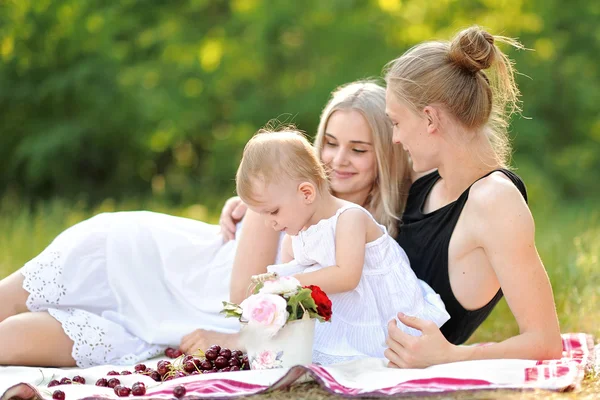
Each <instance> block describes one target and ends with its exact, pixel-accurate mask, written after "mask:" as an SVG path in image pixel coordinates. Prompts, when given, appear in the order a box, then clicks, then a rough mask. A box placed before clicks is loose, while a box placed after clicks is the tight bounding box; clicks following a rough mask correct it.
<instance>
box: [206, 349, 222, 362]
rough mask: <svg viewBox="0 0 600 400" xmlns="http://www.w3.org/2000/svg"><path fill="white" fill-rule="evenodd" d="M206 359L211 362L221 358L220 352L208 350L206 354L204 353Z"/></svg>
mask: <svg viewBox="0 0 600 400" xmlns="http://www.w3.org/2000/svg"><path fill="white" fill-rule="evenodd" d="M204 357H205V358H206V359H207V360H209V361H213V360H216V359H217V357H219V352H218V351H216V350H210V349H209V350H206V353H204Z"/></svg>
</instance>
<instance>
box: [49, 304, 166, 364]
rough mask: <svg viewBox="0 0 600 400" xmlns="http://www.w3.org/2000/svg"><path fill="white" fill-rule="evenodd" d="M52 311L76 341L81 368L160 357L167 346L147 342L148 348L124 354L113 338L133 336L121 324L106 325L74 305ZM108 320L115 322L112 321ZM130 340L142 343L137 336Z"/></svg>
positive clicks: (75, 348) (74, 341)
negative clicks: (114, 343)
mask: <svg viewBox="0 0 600 400" xmlns="http://www.w3.org/2000/svg"><path fill="white" fill-rule="evenodd" d="M48 313H49V314H50V315H52V317H54V318H55V319H56V320H57V321H58V322H60V324H61V325H62V327H63V330H64V331H65V333H66V334H67V336H68V337H69V338H70V339H71V340H72V341H73V350H72V351H71V356H72V357H73V359H74V360H75V363H76V364H77V366H78V367H80V368H89V367H92V366H95V365H107V364H113V365H131V364H135V363H137V362H138V361H142V360H146V359H149V358H152V357H154V356H157V355H158V354H160V353H161V352H163V351H164V349H165V347H163V346H157V345H149V344H146V346H147V347H148V348H147V349H145V350H144V351H143V352H141V353H139V354H132V353H128V354H125V355H120V354H119V353H121V352H123V350H122V349H117V348H115V346H113V344H112V343H110V342H109V340H113V341H114V339H115V337H119V336H121V337H123V336H124V335H126V336H130V335H129V334H127V333H126V332H124V329H123V328H122V327H121V326H118V325H115V326H114V327H110V326H106V327H103V326H102V323H101V321H94V320H95V319H100V320H102V321H105V320H104V319H103V318H102V317H99V316H97V315H94V314H91V313H89V312H87V311H83V310H78V309H74V308H67V309H64V310H56V309H48ZM106 322H108V323H111V322H110V321H106ZM115 329H117V330H123V332H115ZM126 339H128V340H135V341H137V342H138V343H137V344H139V342H141V340H140V339H137V338H134V337H131V338H126ZM136 348H139V346H136Z"/></svg>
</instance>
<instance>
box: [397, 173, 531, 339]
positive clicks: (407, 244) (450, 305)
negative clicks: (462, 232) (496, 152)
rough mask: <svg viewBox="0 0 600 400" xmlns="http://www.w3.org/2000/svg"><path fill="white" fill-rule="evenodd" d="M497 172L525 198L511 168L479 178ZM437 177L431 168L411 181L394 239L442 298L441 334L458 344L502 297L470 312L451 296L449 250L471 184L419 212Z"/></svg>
mask: <svg viewBox="0 0 600 400" xmlns="http://www.w3.org/2000/svg"><path fill="white" fill-rule="evenodd" d="M496 171H501V172H503V173H504V174H505V175H506V176H507V177H508V178H510V180H511V181H512V182H513V183H514V184H515V186H516V187H517V188H518V189H519V191H520V192H521V194H522V195H523V197H524V198H525V201H527V191H526V189H525V184H524V183H523V181H522V180H521V178H519V177H518V176H517V175H516V174H514V173H513V172H511V171H508V170H505V169H497V170H494V171H491V172H489V173H488V174H486V175H484V176H482V177H481V178H479V179H478V180H480V179H483V178H485V177H486V176H488V175H490V174H492V173H493V172H496ZM439 179H440V175H439V173H438V172H437V171H434V172H432V173H430V174H427V175H425V176H423V177H421V178H419V179H417V180H416V181H415V182H414V183H413V184H412V186H411V188H410V191H409V194H408V199H407V204H406V209H405V211H404V214H403V217H402V223H401V225H400V226H399V229H398V230H399V233H398V236H397V238H396V241H397V242H398V243H399V244H400V246H402V248H403V249H404V251H406V254H407V255H408V258H409V260H410V264H411V267H412V269H413V270H414V271H415V273H416V275H417V277H418V278H419V279H421V280H423V281H425V282H427V283H428V284H429V285H430V286H431V287H432V288H433V290H435V291H436V292H437V293H438V294H439V295H440V297H441V298H442V300H443V301H444V304H445V305H446V310H447V311H448V313H449V314H450V320H448V322H446V323H445V324H444V325H443V326H442V327H441V331H442V333H443V334H444V336H445V337H446V339H447V340H448V341H449V342H451V343H454V344H461V343H464V342H465V341H466V340H467V339H468V338H469V337H470V336H471V334H472V333H473V332H475V329H477V327H479V325H480V324H481V323H482V322H483V321H484V320H485V319H486V318H487V316H488V315H489V314H490V313H491V312H492V309H493V308H494V306H495V305H496V304H497V303H498V301H499V300H500V299H501V298H502V290H498V293H496V295H495V296H494V297H493V298H492V299H491V300H490V302H489V303H487V304H486V305H485V306H483V307H481V308H480V309H477V310H471V311H470V310H466V309H465V308H463V306H461V305H460V303H459V302H458V300H457V299H456V297H454V293H453V292H452V288H451V287H450V276H449V274H448V249H449V245H450V238H451V237H452V232H453V231H454V227H455V226H456V223H457V222H458V218H459V217H460V214H461V212H462V210H463V208H464V206H465V203H466V202H467V199H468V198H469V190H470V189H471V186H472V184H471V186H469V188H468V189H467V190H465V191H464V192H463V193H462V194H461V195H460V197H459V198H458V199H457V200H456V201H455V202H452V203H450V204H447V205H445V206H444V207H442V208H439V209H437V210H435V211H433V212H431V213H429V214H423V213H422V212H421V211H422V210H423V205H424V204H425V200H426V199H427V196H428V195H429V193H430V192H431V189H432V188H433V185H434V184H435V183H436V182H437V181H438V180H439ZM474 183H475V182H474Z"/></svg>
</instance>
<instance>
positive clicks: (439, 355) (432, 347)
mask: <svg viewBox="0 0 600 400" xmlns="http://www.w3.org/2000/svg"><path fill="white" fill-rule="evenodd" d="M398 319H399V320H400V321H401V322H402V323H403V324H404V325H406V326H409V327H411V328H414V329H418V330H420V331H421V332H422V335H421V336H412V335H410V334H408V333H406V332H403V331H402V330H400V328H398V326H397V325H396V321H395V320H392V321H390V322H389V323H388V336H387V339H386V341H385V343H386V345H387V346H388V348H387V349H386V350H385V353H384V354H385V357H386V358H387V359H388V360H389V363H388V367H392V368H426V367H429V366H431V365H437V364H444V363H448V362H453V361H460V359H459V357H458V356H459V355H458V354H457V352H456V350H457V348H458V347H457V346H454V345H453V344H451V343H450V342H448V341H447V340H446V338H445V337H444V335H443V334H442V332H441V331H440V329H439V328H438V327H437V326H436V325H435V324H434V323H433V322H431V321H425V320H422V319H419V318H416V317H409V316H407V315H404V314H402V313H399V314H398Z"/></svg>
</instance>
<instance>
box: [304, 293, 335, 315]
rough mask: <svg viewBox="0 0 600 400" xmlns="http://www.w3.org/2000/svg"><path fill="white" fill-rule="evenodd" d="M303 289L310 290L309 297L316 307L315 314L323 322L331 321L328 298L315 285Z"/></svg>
mask: <svg viewBox="0 0 600 400" xmlns="http://www.w3.org/2000/svg"><path fill="white" fill-rule="evenodd" d="M305 288H307V289H310V290H311V293H310V295H311V297H312V298H313V300H314V301H315V304H316V305H317V313H318V314H319V315H320V316H321V317H323V319H324V320H325V321H329V320H330V319H331V300H329V297H327V295H326V294H325V292H324V291H322V290H321V288H320V287H318V286H316V285H309V286H305Z"/></svg>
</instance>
